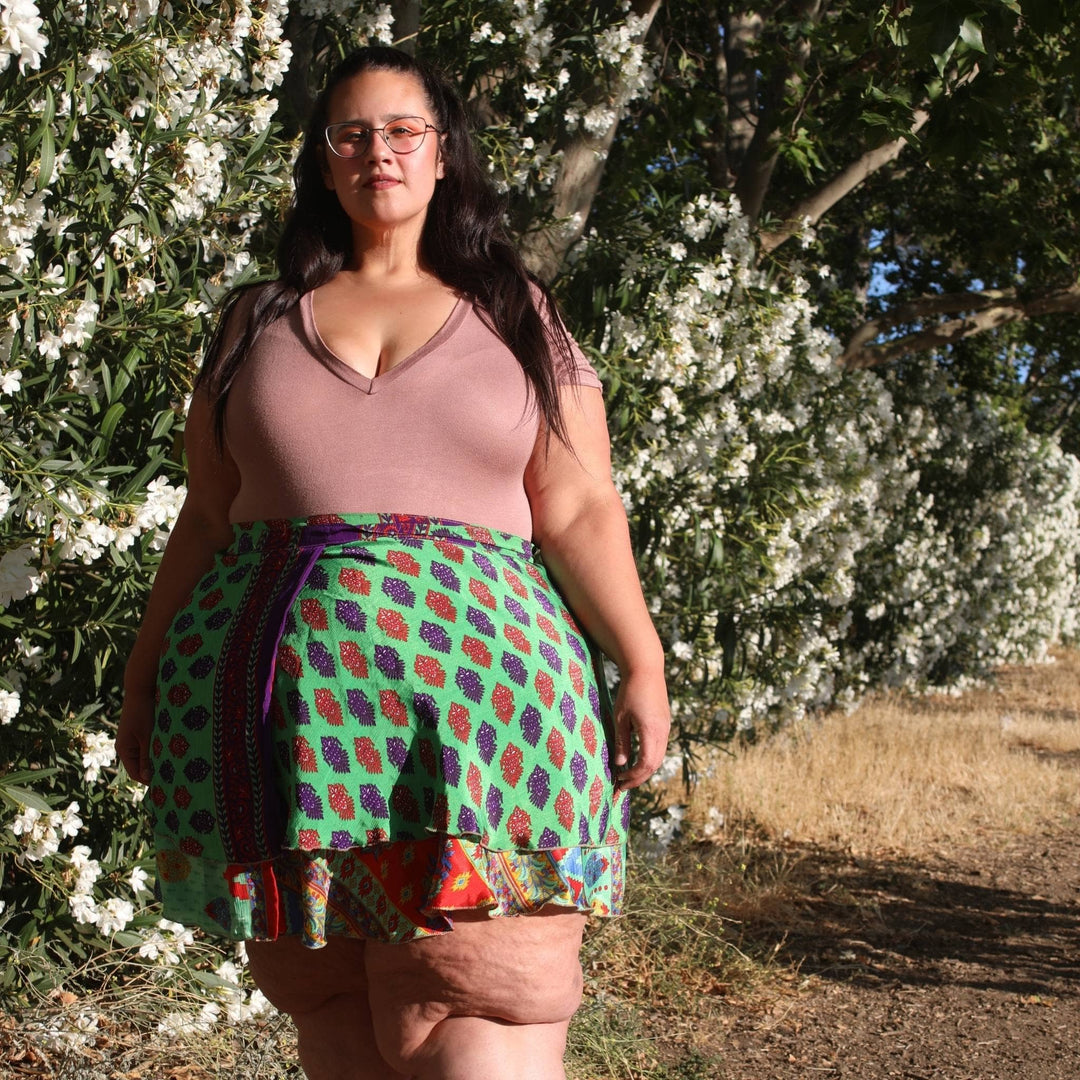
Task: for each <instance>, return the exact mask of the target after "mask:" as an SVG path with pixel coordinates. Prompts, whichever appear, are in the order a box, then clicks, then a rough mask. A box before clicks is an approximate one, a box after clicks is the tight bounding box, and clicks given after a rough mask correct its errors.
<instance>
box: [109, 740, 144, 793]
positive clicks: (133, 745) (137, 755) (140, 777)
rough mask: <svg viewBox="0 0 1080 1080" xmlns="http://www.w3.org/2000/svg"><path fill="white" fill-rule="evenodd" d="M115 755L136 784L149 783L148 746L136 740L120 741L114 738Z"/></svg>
mask: <svg viewBox="0 0 1080 1080" xmlns="http://www.w3.org/2000/svg"><path fill="white" fill-rule="evenodd" d="M115 746H116V756H117V757H118V758H119V759H120V763H121V764H122V765H123V766H124V769H125V770H126V772H127V774H128V776H130V777H131V779H132V780H134V781H135V782H136V783H137V784H149V783H150V748H149V746H147V745H145V744H142V743H140V742H138V740H132V741H125V742H121V739H120V736H117V739H116V743H115Z"/></svg>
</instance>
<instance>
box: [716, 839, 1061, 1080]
mask: <svg viewBox="0 0 1080 1080" xmlns="http://www.w3.org/2000/svg"><path fill="white" fill-rule="evenodd" d="M789 856H790V860H791V869H790V880H789V883H788V884H789V886H790V889H791V892H790V895H791V896H792V898H793V904H792V905H791V907H790V908H788V909H787V910H785V911H784V913H783V916H782V917H776V916H774V917H773V919H772V920H771V921H770V922H767V923H766V922H761V923H759V924H757V925H755V924H747V925H744V926H743V933H744V935H746V937H747V939H748V940H753V941H756V942H758V943H764V944H768V943H770V942H771V943H772V946H773V947H775V948H776V950H777V952H776V961H777V963H778V964H779V965H781V966H785V965H786V966H789V967H790V969H791V971H792V972H794V973H795V977H794V978H793V979H791V982H790V987H791V988H790V990H789V991H788V992H786V993H784V992H781V993H780V994H779V995H778V996H777V997H776V998H774V999H772V1000H770V1001H769V1002H768V1004H767V1006H765V1007H764V1008H755V1007H754V1005H753V1003H752V1002H744V1003H738V1004H736V1003H733V1007H732V1008H731V1010H730V1012H728V1015H727V1017H726V1023H725V1027H726V1029H727V1030H726V1033H725V1036H724V1038H723V1041H722V1042H720V1043H719V1044H717V1043H714V1045H713V1047H712V1049H713V1050H714V1052H715V1053H716V1054H717V1057H718V1059H719V1061H720V1062H722V1065H721V1066H720V1067H719V1069H718V1071H717V1072H716V1076H717V1078H720V1077H723V1080H794V1078H796V1077H797V1078H799V1080H804V1078H809V1077H815V1078H816V1077H822V1078H829V1077H842V1078H845V1080H849V1078H850V1080H856V1078H857V1080H878V1078H882V1080H884V1078H886V1077H902V1078H910V1080H930V1078H934V1080H1076V1078H1078V1077H1080V822H1078V821H1073V822H1063V823H1061V824H1060V825H1059V826H1057V827H1054V828H1046V829H1043V830H1042V831H1040V832H1038V833H1036V834H1034V835H1031V836H1026V837H1017V836H1015V835H1011V836H1001V835H995V834H993V833H990V832H988V833H987V834H986V835H985V839H980V841H979V842H978V843H977V844H975V845H974V846H964V847H956V848H950V849H939V850H934V851H932V852H928V853H926V854H925V856H924V857H921V858H912V857H910V856H898V855H890V854H888V853H880V854H874V855H858V854H854V853H851V852H838V851H835V850H829V849H827V848H823V847H799V846H797V845H793V846H792V847H791V849H790V852H789ZM776 915H779V913H776ZM747 1006H749V1007H747Z"/></svg>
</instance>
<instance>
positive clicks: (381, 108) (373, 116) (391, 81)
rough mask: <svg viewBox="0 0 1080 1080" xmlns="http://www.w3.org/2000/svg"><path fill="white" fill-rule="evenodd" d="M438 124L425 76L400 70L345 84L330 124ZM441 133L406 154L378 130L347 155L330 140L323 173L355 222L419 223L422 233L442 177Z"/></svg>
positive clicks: (369, 227) (364, 225) (375, 226)
mask: <svg viewBox="0 0 1080 1080" xmlns="http://www.w3.org/2000/svg"><path fill="white" fill-rule="evenodd" d="M406 116H412V117H420V118H421V119H422V120H424V121H425V122H426V123H428V124H431V126H432V127H436V126H437V124H436V118H435V116H434V113H433V111H432V108H431V103H430V102H429V101H428V99H427V95H426V94H425V93H424V88H423V85H422V83H421V82H420V80H419V79H417V78H416V77H415V76H413V75H406V74H403V73H401V72H397V71H364V72H361V73H360V74H359V75H354V76H353V77H352V78H351V79H348V80H346V81H345V82H343V83H341V85H340V86H338V87H337V89H336V90H335V91H334V92H333V94H332V96H331V98H330V108H329V110H328V113H327V123H328V124H339V123H344V122H346V121H355V122H356V123H358V124H361V125H363V127H365V128H381V127H383V125H385V124H389V123H391V121H393V120H397V119H399V118H401V117H406ZM439 140H440V136H439V135H438V134H437V133H436V132H435V131H430V130H429V131H428V132H427V134H426V135H425V137H424V141H423V142H422V143H421V145H420V148H419V149H418V150H414V151H412V152H411V153H407V154H402V153H397V152H395V151H393V150H391V149H390V147H389V146H387V144H386V140H385V139H383V137H382V136H381V135H380V134H378V133H374V134H372V135H371V137H370V138H369V140H368V143H367V146H365V147H364V148H363V150H362V152H361V153H359V154H357V156H356V157H351V158H342V157H338V156H337V154H335V153H333V152H332V151H331V150H330V148H329V146H326V145H325V141H324V148H323V154H324V162H325V164H324V169H323V177H324V180H325V183H326V186H327V187H328V188H330V189H331V190H332V191H334V192H335V193H336V194H337V197H338V201H339V202H340V203H341V206H342V209H344V211H345V213H346V214H348V215H349V218H350V219H351V220H352V221H353V223H354V225H356V226H359V227H360V228H361V229H363V230H365V231H370V232H372V233H376V234H382V233H386V232H387V231H389V230H392V229H397V228H401V227H402V226H410V225H411V226H414V227H415V228H416V229H417V233H418V234H419V229H420V228H421V227H422V226H423V223H424V218H425V217H426V215H427V207H428V203H429V202H430V201H431V197H432V195H433V194H434V192H435V182H436V181H437V180H439V179H441V178H442V175H443V162H442V155H441V153H440V149H439Z"/></svg>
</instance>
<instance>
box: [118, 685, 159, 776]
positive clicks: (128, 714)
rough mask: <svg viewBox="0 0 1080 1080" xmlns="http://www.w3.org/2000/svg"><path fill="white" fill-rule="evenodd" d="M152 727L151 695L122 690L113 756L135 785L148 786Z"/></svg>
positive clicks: (152, 695)
mask: <svg viewBox="0 0 1080 1080" xmlns="http://www.w3.org/2000/svg"><path fill="white" fill-rule="evenodd" d="M153 727H154V692H153V691H152V690H149V691H147V690H138V691H136V690H125V692H124V706H123V708H122V709H121V711H120V723H119V725H118V727H117V729H116V743H115V745H116V756H117V757H118V758H119V759H120V760H121V761H122V762H123V764H124V768H125V769H127V773H128V776H130V777H131V779H132V780H134V781H135V782H136V783H139V784H149V783H150V735H151V732H152V730H153Z"/></svg>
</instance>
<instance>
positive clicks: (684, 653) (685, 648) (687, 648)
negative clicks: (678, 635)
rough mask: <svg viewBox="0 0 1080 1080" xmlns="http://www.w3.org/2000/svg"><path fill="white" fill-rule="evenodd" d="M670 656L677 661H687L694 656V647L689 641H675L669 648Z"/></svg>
mask: <svg viewBox="0 0 1080 1080" xmlns="http://www.w3.org/2000/svg"><path fill="white" fill-rule="evenodd" d="M671 652H672V655H673V656H675V657H676V658H677V659H679V660H683V661H686V660H689V659H690V658H691V657H692V656H693V655H694V646H693V645H691V644H690V642H689V641H676V642H675V643H674V644H673V645H672V646H671Z"/></svg>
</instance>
